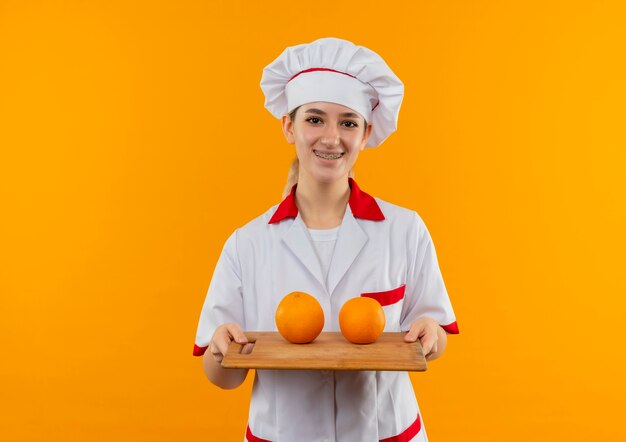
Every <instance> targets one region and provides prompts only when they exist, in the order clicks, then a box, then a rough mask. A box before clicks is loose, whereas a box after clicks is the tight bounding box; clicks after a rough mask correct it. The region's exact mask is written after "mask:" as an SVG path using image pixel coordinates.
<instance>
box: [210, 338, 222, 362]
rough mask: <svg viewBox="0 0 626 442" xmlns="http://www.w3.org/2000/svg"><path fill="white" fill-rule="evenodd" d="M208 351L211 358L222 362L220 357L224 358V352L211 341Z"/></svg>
mask: <svg viewBox="0 0 626 442" xmlns="http://www.w3.org/2000/svg"><path fill="white" fill-rule="evenodd" d="M209 351H210V352H211V354H212V355H213V359H215V360H216V361H217V362H222V359H224V354H223V353H222V352H221V351H220V350H219V349H218V348H217V346H216V345H215V344H213V343H211V345H209Z"/></svg>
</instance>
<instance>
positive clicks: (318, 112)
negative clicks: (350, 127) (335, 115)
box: [304, 108, 359, 118]
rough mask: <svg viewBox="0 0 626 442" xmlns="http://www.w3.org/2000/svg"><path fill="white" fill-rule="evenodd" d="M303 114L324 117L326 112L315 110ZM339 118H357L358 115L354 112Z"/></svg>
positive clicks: (346, 113) (308, 110)
mask: <svg viewBox="0 0 626 442" xmlns="http://www.w3.org/2000/svg"><path fill="white" fill-rule="evenodd" d="M304 112H305V113H307V114H317V115H326V112H324V111H323V110H320V109H315V108H311V109H307V110H305V111H304ZM341 116H342V117H346V118H359V114H355V113H354V112H344V113H343V114H341Z"/></svg>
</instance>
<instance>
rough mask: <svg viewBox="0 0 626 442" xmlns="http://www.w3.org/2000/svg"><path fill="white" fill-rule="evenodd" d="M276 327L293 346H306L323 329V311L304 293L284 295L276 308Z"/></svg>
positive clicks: (313, 299) (315, 300) (316, 302)
mask: <svg viewBox="0 0 626 442" xmlns="http://www.w3.org/2000/svg"><path fill="white" fill-rule="evenodd" d="M275 319H276V327H278V332H279V333H280V334H281V335H282V337H283V338H285V339H286V340H288V341H289V342H292V343H294V344H306V343H309V342H312V341H313V340H314V339H315V338H317V337H318V336H319V334H320V333H321V332H322V329H323V328H324V310H322V306H321V305H320V303H319V302H318V300H317V299H315V298H314V297H313V296H311V295H309V294H308V293H304V292H292V293H289V294H288V295H286V296H285V297H284V298H283V299H282V300H281V301H280V304H278V308H276V318H275Z"/></svg>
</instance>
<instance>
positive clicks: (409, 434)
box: [246, 414, 422, 442]
mask: <svg viewBox="0 0 626 442" xmlns="http://www.w3.org/2000/svg"><path fill="white" fill-rule="evenodd" d="M421 429H422V420H421V419H420V415H419V414H418V415H417V419H415V421H414V422H413V423H412V424H411V425H409V428H407V429H406V430H404V431H403V432H402V433H400V434H397V435H395V436H391V437H386V438H385V439H380V442H409V441H410V440H411V439H413V438H414V437H415V436H416V435H417V433H419V432H420V430H421ZM246 439H247V440H248V442H271V441H269V440H267V439H261V438H259V437H256V436H255V435H254V434H252V431H250V426H249V425H248V427H247V428H246Z"/></svg>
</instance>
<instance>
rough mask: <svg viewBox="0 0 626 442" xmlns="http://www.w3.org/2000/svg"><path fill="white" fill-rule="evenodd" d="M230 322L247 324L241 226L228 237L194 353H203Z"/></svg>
mask: <svg viewBox="0 0 626 442" xmlns="http://www.w3.org/2000/svg"><path fill="white" fill-rule="evenodd" d="M227 322H235V323H237V324H239V325H240V326H241V327H242V328H244V327H245V324H244V314H243V293H242V283H241V265H240V262H239V258H238V255H237V230H235V231H234V232H233V233H232V234H231V235H230V237H229V238H228V239H227V240H226V243H225V244H224V247H223V248H222V253H221V255H220V257H219V259H218V261H217V264H216V266H215V271H214V272H213V277H212V278H211V282H210V284H209V290H208V292H207V295H206V298H205V300H204V305H203V306H202V312H201V313H200V320H199V322H198V329H197V331H196V341H195V345H194V348H193V354H194V356H202V355H203V354H204V352H205V351H206V349H207V348H208V346H209V342H210V341H211V338H212V337H213V333H214V332H215V329H216V328H217V327H218V326H220V325H222V324H224V323H227Z"/></svg>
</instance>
